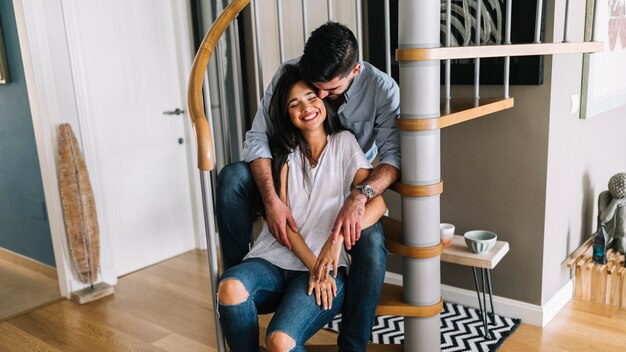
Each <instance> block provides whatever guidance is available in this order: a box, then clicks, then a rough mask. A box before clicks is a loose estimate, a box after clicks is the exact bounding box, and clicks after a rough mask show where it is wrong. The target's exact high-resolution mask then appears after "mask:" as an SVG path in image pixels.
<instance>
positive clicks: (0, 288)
mask: <svg viewBox="0 0 626 352" xmlns="http://www.w3.org/2000/svg"><path fill="white" fill-rule="evenodd" d="M49 271H53V272H52V273H49V272H45V271H42V270H39V271H37V270H36V268H34V265H31V267H29V266H28V265H21V264H20V263H16V262H15V261H9V260H8V259H5V258H3V257H0V322H1V321H4V320H8V319H11V318H13V317H15V316H17V315H19V314H21V313H24V312H28V311H30V310H32V309H35V308H38V307H41V306H42V305H45V304H48V303H50V302H55V301H58V300H59V299H60V298H61V295H60V294H59V283H58V281H57V279H56V271H54V270H53V269H49ZM0 351H2V349H1V348H0Z"/></svg>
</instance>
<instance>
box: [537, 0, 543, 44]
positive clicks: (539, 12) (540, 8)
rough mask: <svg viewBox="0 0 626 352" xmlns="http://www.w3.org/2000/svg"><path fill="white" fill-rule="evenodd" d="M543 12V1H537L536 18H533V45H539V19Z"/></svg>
mask: <svg viewBox="0 0 626 352" xmlns="http://www.w3.org/2000/svg"><path fill="white" fill-rule="evenodd" d="M542 11H543V0H537V12H536V14H537V17H536V18H535V44H539V43H541V17H542Z"/></svg>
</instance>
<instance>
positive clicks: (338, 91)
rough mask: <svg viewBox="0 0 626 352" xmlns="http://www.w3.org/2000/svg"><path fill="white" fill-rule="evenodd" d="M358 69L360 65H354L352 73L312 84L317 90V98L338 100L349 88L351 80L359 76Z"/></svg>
mask: <svg viewBox="0 0 626 352" xmlns="http://www.w3.org/2000/svg"><path fill="white" fill-rule="evenodd" d="M360 68H361V64H356V65H354V68H353V69H352V71H350V73H348V75H346V76H344V77H340V76H337V77H335V78H333V79H331V80H330V81H328V82H314V83H313V85H314V86H315V88H317V89H318V90H317V96H318V97H319V98H320V99H324V98H328V99H330V100H335V99H337V98H339V97H340V96H341V95H342V94H343V93H345V92H346V90H348V88H350V85H351V84H352V80H354V77H356V76H357V75H358V74H359V69H360Z"/></svg>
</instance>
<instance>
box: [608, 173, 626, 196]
mask: <svg viewBox="0 0 626 352" xmlns="http://www.w3.org/2000/svg"><path fill="white" fill-rule="evenodd" d="M609 192H611V196H612V197H613V198H620V199H621V198H626V172H620V173H619V174H615V175H613V177H611V179H610V180H609Z"/></svg>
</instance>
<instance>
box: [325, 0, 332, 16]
mask: <svg viewBox="0 0 626 352" xmlns="http://www.w3.org/2000/svg"><path fill="white" fill-rule="evenodd" d="M326 7H327V10H328V20H329V21H332V20H333V1H332V0H326Z"/></svg>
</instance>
